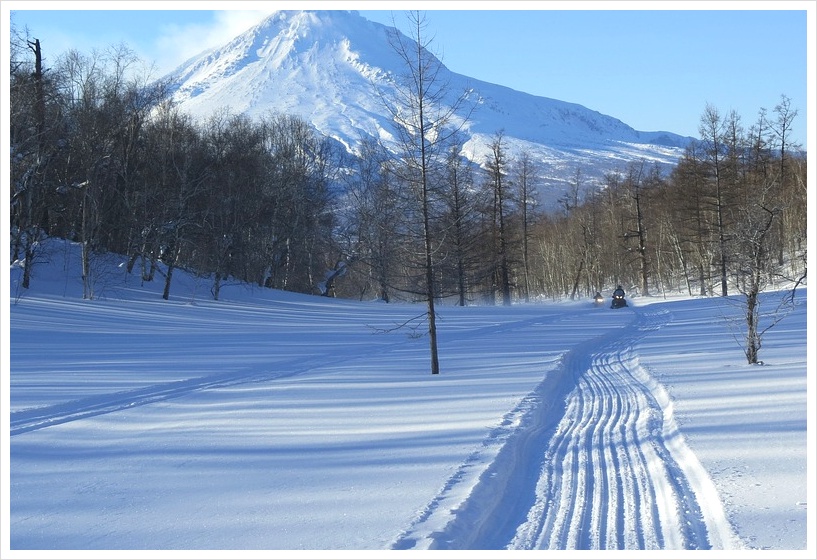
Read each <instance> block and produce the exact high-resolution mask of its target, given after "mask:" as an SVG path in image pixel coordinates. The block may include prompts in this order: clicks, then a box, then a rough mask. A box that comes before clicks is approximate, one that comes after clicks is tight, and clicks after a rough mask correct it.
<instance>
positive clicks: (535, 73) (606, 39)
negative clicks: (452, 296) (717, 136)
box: [2, 0, 817, 146]
mask: <svg viewBox="0 0 817 560" xmlns="http://www.w3.org/2000/svg"><path fill="white" fill-rule="evenodd" d="M66 5H67V4H66V3H63V2H36V1H35V2H32V1H30V0H27V1H25V2H23V1H16V0H8V1H4V2H3V5H2V8H3V16H4V20H7V19H8V13H9V11H10V12H11V13H12V14H13V21H14V24H15V26H16V27H18V28H23V27H26V26H27V27H28V29H29V31H30V33H31V34H32V36H34V37H37V38H39V39H40V40H41V42H42V44H43V49H44V51H45V55H46V57H47V59H48V58H50V59H51V60H53V59H54V58H55V55H56V54H57V53H59V52H62V51H64V50H66V49H68V48H76V49H78V50H80V51H82V52H90V51H91V49H93V48H98V49H103V48H105V47H107V46H110V45H114V44H118V43H120V42H124V43H126V44H127V45H128V46H129V47H131V48H132V49H133V50H135V51H136V52H137V53H138V54H139V55H140V56H141V57H142V58H143V59H144V60H146V61H152V62H155V63H156V65H157V68H158V70H159V73H163V72H165V71H169V70H171V69H173V68H175V67H176V66H177V65H178V64H180V63H181V62H183V61H184V60H186V59H187V58H189V57H190V56H193V55H195V54H198V53H199V52H201V51H202V50H204V49H206V48H210V47H214V46H218V45H220V44H223V43H224V42H226V41H228V40H229V39H231V38H232V37H234V36H236V35H237V34H239V33H241V32H242V31H244V30H246V29H247V28H249V27H251V26H252V25H254V24H255V23H257V22H258V21H260V20H261V19H262V18H263V17H264V15H265V14H267V13H269V11H270V6H274V7H276V8H278V7H283V8H288V9H291V8H313V9H339V8H349V9H359V10H360V12H361V14H362V15H363V16H364V17H367V18H368V19H371V20H374V21H378V22H381V23H387V24H390V23H391V22H392V17H393V18H394V22H395V23H397V25H398V27H401V28H403V27H405V24H406V17H405V13H404V10H405V9H423V10H425V13H426V18H427V21H428V28H427V31H428V33H429V34H430V35H431V36H433V37H434V40H433V47H434V49H435V50H436V52H437V53H438V54H440V55H441V58H442V59H443V62H444V63H445V64H446V65H447V66H448V67H449V68H450V69H451V70H453V71H455V72H458V73H461V74H465V75H467V76H470V77H473V78H477V79H480V80H484V81H488V82H493V83H497V84H502V85H505V86H508V87H511V88H513V89H517V90H521V91H525V92H527V93H532V94H535V95H542V96H546V97H552V98H556V99H560V100H563V101H569V102H573V103H579V104H581V105H584V106H586V107H588V108H590V109H593V110H596V111H599V112H601V113H604V114H607V115H610V116H613V117H616V118H618V119H620V120H622V121H624V122H625V123H627V124H628V125H630V126H632V127H634V128H636V129H638V130H648V131H651V130H668V131H671V132H675V133H678V134H685V135H690V136H697V129H698V124H699V121H700V116H701V114H702V113H703V111H704V108H705V107H706V104H707V103H710V104H712V105H714V106H715V107H717V108H718V109H719V110H720V111H721V112H722V113H727V112H729V111H731V110H735V111H737V113H738V114H739V115H740V116H741V118H742V122H743V124H744V125H745V126H747V127H748V126H749V125H751V124H753V123H754V122H755V121H756V120H757V116H758V111H759V110H760V109H761V108H762V107H763V108H766V109H767V110H768V112H769V113H771V112H772V109H773V108H774V106H775V105H776V104H777V103H779V101H780V99H781V95H786V96H787V97H789V98H790V99H791V102H792V106H793V107H794V108H795V109H797V110H798V112H799V117H798V119H797V120H796V122H795V124H794V131H793V132H794V135H795V138H796V139H797V141H798V142H800V143H801V144H803V145H804V146H805V144H806V137H807V136H806V133H807V131H806V123H807V118H806V116H807V114H809V112H810V114H812V115H813V114H814V113H813V108H810V107H809V106H808V103H809V102H807V100H808V99H810V98H813V97H814V96H815V92H814V91H812V92H811V93H812V95H811V96H810V97H809V96H808V94H807V84H808V83H809V81H808V80H811V85H812V88H813V85H814V76H813V74H812V75H811V76H808V77H807V74H808V69H813V68H814V65H815V61H814V60H813V59H812V60H811V61H809V60H808V56H807V53H808V52H809V43H808V41H811V43H810V45H811V52H812V53H813V52H815V50H817V49H815V45H814V36H813V35H814V33H813V32H814V20H815V2H814V1H802V0H801V1H789V2H786V1H782V2H780V1H778V2H693V1H684V2H666V1H665V2H648V1H640V2H631V3H627V2H616V3H611V2H588V3H584V2H580V1H578V2H576V1H574V2H562V3H557V2H536V1H523V2H503V3H499V2H479V1H472V2H468V3H465V2H377V1H368V2H360V1H357V2H351V1H350V2H346V1H333V2H275V3H273V2H231V3H227V2H195V3H193V2H156V1H142V2H116V3H115V5H116V6H117V7H123V8H129V9H128V10H122V9H119V10H107V11H101V10H100V8H110V7H111V6H112V5H114V3H113V2H74V3H71V4H70V6H71V7H72V9H71V10H64V7H65V6H66ZM500 5H501V6H502V9H501V10H497V9H496V8H497V6H500ZM194 6H195V7H196V8H201V7H211V8H215V11H201V10H192V9H190V8H192V7H194ZM234 6H235V9H233V7H234ZM466 6H467V8H468V9H464V8H465V7H466ZM609 6H615V8H616V9H614V10H609V9H606V8H608V7H609ZM168 7H170V8H174V9H167V8H168ZM32 8H37V9H36V10H34V9H32ZM78 8H80V9H78ZM228 8H229V9H228ZM362 8H382V9H379V10H362ZM577 8H580V9H577ZM601 8H605V9H601ZM622 8H623V9H622ZM713 8H716V9H713ZM750 8H751V9H750ZM4 25H7V23H5V22H4ZM808 25H811V29H808ZM812 72H813V70H812ZM810 120H811V121H813V119H810Z"/></svg>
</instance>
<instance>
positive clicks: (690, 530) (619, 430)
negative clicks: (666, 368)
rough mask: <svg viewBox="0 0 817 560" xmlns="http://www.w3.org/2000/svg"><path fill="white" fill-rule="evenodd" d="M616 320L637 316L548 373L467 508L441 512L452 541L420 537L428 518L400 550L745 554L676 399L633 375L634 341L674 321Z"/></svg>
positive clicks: (441, 535) (653, 316)
mask: <svg viewBox="0 0 817 560" xmlns="http://www.w3.org/2000/svg"><path fill="white" fill-rule="evenodd" d="M620 312H621V313H631V314H633V319H634V320H633V323H632V324H631V325H630V326H628V327H626V328H624V329H616V330H615V331H614V332H611V333H608V334H605V335H603V336H601V337H598V338H596V339H594V340H592V341H590V342H587V343H584V344H582V345H580V346H578V347H576V348H574V349H573V350H571V351H570V352H568V353H567V354H566V355H565V357H564V359H563V361H562V366H561V367H560V368H559V369H558V370H557V371H556V372H549V373H548V377H549V378H551V381H550V382H549V383H548V382H544V383H543V384H542V385H540V387H539V388H537V390H536V391H535V392H534V393H535V394H533V395H530V396H529V397H528V398H527V399H526V400H525V403H527V407H525V406H523V407H522V408H525V409H526V410H525V412H524V414H519V415H518V416H519V418H520V423H519V426H518V427H517V429H516V430H515V433H514V434H512V435H509V436H507V437H505V438H504V441H503V442H502V446H503V448H502V450H501V451H500V452H499V453H498V454H497V458H496V460H495V461H494V463H493V464H492V465H491V466H490V467H489V468H488V469H487V470H486V471H485V472H484V473H483V474H482V476H481V477H480V479H479V483H478V484H476V486H475V487H474V489H473V491H472V492H471V493H470V495H469V496H468V497H467V499H466V500H464V502H463V503H461V504H458V505H457V506H456V507H454V508H452V509H451V510H450V511H448V512H444V513H441V512H437V515H438V517H439V516H440V515H445V514H447V515H449V516H450V520H449V521H447V523H446V524H445V529H444V530H442V531H440V530H436V531H435V532H432V533H431V534H426V535H423V534H422V533H423V531H424V527H423V525H424V524H426V523H427V521H426V520H427V519H429V518H431V515H430V513H431V512H425V514H424V515H423V516H422V518H421V519H420V520H418V523H416V524H415V526H414V527H412V528H411V529H410V530H409V531H407V532H406V533H404V535H403V536H402V537H401V538H400V539H398V541H397V542H396V544H395V548H409V547H412V546H413V547H416V548H433V549H441V548H445V549H501V548H507V549H558V550H595V549H599V550H602V549H604V550H607V549H628V550H648V549H675V550H677V549H724V548H725V549H733V548H741V546H740V544H739V541H738V539H737V537H736V536H735V534H734V532H733V531H732V528H731V526H730V525H729V523H728V521H727V520H726V517H725V514H724V512H723V507H722V504H721V502H720V499H719V497H718V495H717V491H716V490H715V488H714V485H713V484H712V482H711V479H710V478H709V475H708V473H706V471H705V470H704V469H703V467H702V466H701V464H700V462H699V461H698V460H697V458H696V457H695V455H694V453H693V452H692V451H691V450H690V449H689V448H688V447H687V446H686V443H685V441H684V438H683V437H682V435H681V434H680V433H679V431H678V429H677V426H676V424H675V421H674V419H673V416H672V403H671V399H670V398H669V396H668V394H667V393H666V391H665V390H664V389H663V387H661V386H660V385H659V384H657V383H656V382H655V381H654V380H653V379H652V378H651V377H650V375H649V374H648V373H647V372H646V370H644V369H643V368H642V367H641V366H640V365H639V364H638V360H637V355H636V353H635V345H636V343H637V341H638V340H639V339H640V338H642V337H643V336H644V335H645V334H646V333H647V332H649V331H650V330H653V329H658V328H661V326H662V325H663V324H665V322H666V321H667V320H668V319H669V313H668V312H666V311H663V310H662V309H661V308H660V306H658V305H656V306H651V307H648V308H644V309H641V310H637V309H632V308H631V309H628V310H624V311H620ZM554 375H555V376H556V377H557V378H558V379H560V381H559V382H554V380H553V376H554ZM565 395H566V397H565ZM560 396H561V397H560ZM558 398H563V399H564V402H563V406H564V416H563V417H562V418H561V420H560V421H559V423H558V425H556V426H555V427H554V426H552V425H551V426H547V425H543V424H542V423H541V422H540V420H541V419H544V418H547V417H549V415H548V414H545V413H543V412H541V411H540V412H537V408H539V409H541V408H551V407H552V406H554V405H555V404H557V403H555V400H556V399H558ZM551 417H552V415H551ZM495 443H496V442H495ZM486 445H487V442H486ZM530 465H534V466H535V465H538V468H539V471H538V473H536V474H535V475H531V473H530V470H531V469H530ZM466 470H467V465H465V466H463V468H462V469H461V471H462V472H461V473H459V474H458V476H459V477H461V476H462V474H463V473H464V472H466ZM455 478H456V477H455ZM455 483H456V480H452V482H451V483H450V484H449V485H448V487H447V488H446V490H445V491H444V492H443V494H441V496H438V498H437V499H436V501H435V503H433V504H432V505H431V506H430V508H429V509H430V510H431V509H433V508H434V507H437V505H438V504H439V503H442V502H444V498H445V495H444V494H445V493H450V486H452V485H453V484H455ZM511 494H513V495H511ZM520 494H530V495H520ZM512 503H513V504H517V505H518V504H519V503H528V504H532V505H531V506H530V508H529V509H528V514H527V518H526V519H519V520H513V519H509V518H508V512H510V511H514V509H513V508H509V507H508V505H509V504H512ZM438 523H439V520H438Z"/></svg>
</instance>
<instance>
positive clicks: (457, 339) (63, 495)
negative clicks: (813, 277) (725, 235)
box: [0, 245, 815, 559]
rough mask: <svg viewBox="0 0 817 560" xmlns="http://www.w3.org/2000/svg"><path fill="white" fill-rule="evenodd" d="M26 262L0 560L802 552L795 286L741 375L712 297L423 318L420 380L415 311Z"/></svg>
mask: <svg viewBox="0 0 817 560" xmlns="http://www.w3.org/2000/svg"><path fill="white" fill-rule="evenodd" d="M49 254H50V256H51V265H50V267H51V268H50V270H49V272H48V273H47V274H46V273H45V271H46V268H48V267H45V266H44V265H42V266H41V267H40V268H39V270H41V272H42V274H43V275H42V276H41V277H39V278H37V279H35V284H34V286H35V288H33V289H32V290H30V291H28V292H25V293H23V292H20V291H18V290H17V289H16V286H17V284H16V282H17V280H18V279H19V278H18V277H19V270H17V269H15V270H12V274H11V280H12V284H11V293H10V297H11V303H10V312H11V313H10V318H9V319H8V320H9V326H10V328H11V337H10V340H11V346H10V353H11V354H10V364H11V369H10V380H9V388H10V410H9V411H4V412H5V413H6V414H9V416H8V418H9V420H10V435H11V437H10V438H5V439H4V442H5V443H7V444H8V445H9V452H10V470H6V473H9V476H8V480H7V481H6V480H4V485H5V484H7V483H8V484H9V486H8V489H7V488H6V487H5V486H4V488H3V492H2V496H3V499H4V500H8V501H9V505H10V509H9V510H8V511H10V518H8V519H5V518H4V519H3V522H4V523H8V525H7V526H4V527H2V531H0V534H2V535H5V537H4V538H5V539H6V540H5V541H3V543H4V550H2V551H0V552H2V557H3V558H14V557H31V552H30V550H32V549H34V550H37V551H38V552H36V557H37V558H50V557H52V554H53V555H55V557H58V556H59V551H62V550H68V549H77V550H80V551H82V550H91V551H108V552H104V554H105V556H104V557H105V558H113V557H117V552H116V551H118V550H131V549H133V550H143V551H144V550H175V551H180V550H214V551H215V552H213V553H209V554H208V555H207V556H206V557H208V558H220V557H224V558H232V559H234V558H243V557H256V558H257V557H267V556H263V553H262V556H259V555H258V553H253V552H252V551H257V550H260V551H264V550H307V551H312V552H311V553H310V554H309V555H308V556H301V557H309V558H316V557H335V556H336V555H335V554H333V553H331V552H329V551H333V550H346V551H349V550H361V551H370V552H371V551H377V552H376V556H365V555H364V556H357V557H372V558H375V557H376V558H384V557H391V556H390V554H389V553H388V551H389V550H393V551H394V557H401V558H405V557H406V556H401V555H399V554H398V552H399V550H405V549H410V551H411V552H410V554H414V556H411V557H416V556H418V555H419V552H417V550H418V549H430V548H454V549H477V550H480V549H481V550H493V551H497V550H500V549H510V550H515V549H535V548H555V549H564V550H569V549H579V548H593V549H596V548H606V549H614V548H628V549H662V548H663V549H675V550H676V552H674V553H672V555H671V556H660V557H666V558H670V557H671V558H677V557H679V556H678V552H677V550H679V549H695V548H710V547H711V548H713V549H723V550H727V551H728V550H730V549H733V550H731V552H728V553H727V555H726V556H723V557H724V558H735V557H737V554H738V553H737V552H735V550H734V549H736V548H737V549H744V550H748V549H771V550H774V551H777V552H778V553H779V552H780V551H785V552H783V554H785V557H786V558H813V557H814V552H815V548H814V547H815V541H814V535H813V532H811V531H813V528H814V527H813V523H810V524H807V505H806V504H807V503H808V501H812V502H813V499H814V494H813V493H814V487H813V485H810V483H808V482H807V481H813V480H814V479H813V464H812V463H811V462H810V461H811V460H813V457H811V458H810V459H807V446H810V445H813V440H814V433H813V432H812V433H811V434H810V437H809V436H808V435H807V434H808V432H807V415H808V414H809V413H810V412H809V411H808V410H807V407H808V404H807V394H808V391H813V389H814V387H813V379H811V380H807V377H806V340H807V336H806V304H805V302H806V290H805V289H801V290H799V292H798V295H797V300H796V301H797V302H798V305H797V306H796V308H795V310H794V312H793V313H791V314H790V315H789V316H788V317H787V318H786V319H785V320H784V321H783V322H781V323H779V324H778V325H777V326H776V327H775V328H774V329H773V330H772V331H770V332H769V335H768V338H767V339H766V344H765V345H764V348H763V350H762V352H763V355H762V357H763V359H764V360H765V362H766V365H763V366H747V365H745V363H744V359H743V355H742V352H741V350H740V348H739V347H738V346H737V345H736V344H735V342H734V340H733V339H732V334H731V332H730V330H729V327H728V325H727V324H726V323H725V318H726V317H738V316H739V314H740V311H739V309H738V308H736V307H734V306H732V305H730V304H729V303H728V301H727V300H724V299H722V298H709V299H685V298H677V299H668V300H663V299H658V298H655V299H651V298H637V299H635V300H633V301H631V306H630V307H629V308H625V309H621V310H612V309H609V308H608V307H604V308H596V307H594V306H593V305H592V304H591V303H590V302H574V303H558V302H549V303H545V302H543V303H537V304H530V305H514V306H512V307H493V306H492V307H479V306H474V307H467V308H453V307H445V306H443V307H441V308H440V309H439V310H438V311H439V313H440V321H439V322H438V327H439V330H440V332H439V342H440V356H441V366H442V373H441V375H439V376H431V375H430V374H429V373H428V363H427V357H428V351H427V340H426V339H424V338H415V337H413V336H411V335H410V331H406V330H391V329H392V327H394V326H395V325H396V324H399V323H402V322H404V321H406V320H407V319H409V318H411V317H414V316H416V315H418V314H419V313H420V312H421V311H422V310H421V309H420V307H421V306H414V305H386V304H382V303H368V302H353V301H344V300H333V299H327V298H321V297H315V296H305V295H299V294H292V293H284V292H278V291H273V290H262V289H258V288H254V289H253V288H249V287H245V286H240V285H231V286H227V287H225V288H224V289H223V291H222V300H221V301H218V302H215V301H211V300H209V299H208V294H207V286H206V284H205V283H204V281H203V280H202V279H200V278H193V277H187V276H185V275H184V274H183V273H181V272H180V273H179V274H178V277H177V278H176V280H175V282H177V284H176V286H177V288H178V290H174V293H179V294H182V293H183V294H184V295H181V296H176V297H174V298H172V299H171V300H170V301H163V300H162V299H161V298H160V293H161V282H158V281H157V282H156V283H152V284H146V285H141V284H140V282H139V280H138V277H136V276H128V275H126V274H125V273H124V272H123V271H122V269H121V268H119V269H118V270H119V272H118V273H114V272H112V274H111V275H109V276H108V277H107V284H106V286H105V290H104V291H103V290H100V291H101V292H102V293H104V294H105V298H104V299H100V300H94V301H83V300H82V299H81V292H82V290H81V283H80V280H79V260H78V252H77V247H76V246H67V247H62V246H59V245H55V246H52V247H51V250H50V253H49ZM111 264H112V265H114V266H115V265H116V264H118V263H117V262H116V261H111ZM776 298H777V296H776V295H775V294H772V293H770V294H766V295H764V299H763V302H764V303H763V305H771V304H772V303H773V302H774V301H775V300H776ZM807 385H808V387H807ZM4 393H5V394H9V392H8V390H7V389H4ZM811 404H812V405H813V402H812V403H811ZM811 412H813V410H812V411H811ZM812 449H813V448H812ZM808 473H812V474H811V475H809V474H808ZM7 543H10V548H11V551H8V550H6V549H5V546H6V545H7ZM395 549H398V550H395ZM26 551H28V552H26ZM15 554H17V556H15ZM26 554H28V556H25V555H26ZM86 554H87V555H85V556H82V557H100V556H91V555H90V554H92V553H86ZM253 554H255V556H253ZM475 554H478V553H475ZM631 554H632V553H631ZM653 554H654V553H653ZM741 554H743V553H741ZM151 555H155V553H151ZM130 557H140V556H138V553H137V555H136V556H133V555H131V556H130ZM157 557H158V556H157ZM161 557H175V556H174V555H173V554H172V553H169V554H168V553H166V554H163V555H161ZM185 557H188V556H185ZM468 557H469V558H471V557H477V556H473V555H471V556H468ZM487 557H491V558H494V557H497V553H494V554H493V555H491V556H487ZM594 557H600V556H599V555H598V554H597V555H595V556H594ZM616 557H621V556H616ZM649 557H656V556H649Z"/></svg>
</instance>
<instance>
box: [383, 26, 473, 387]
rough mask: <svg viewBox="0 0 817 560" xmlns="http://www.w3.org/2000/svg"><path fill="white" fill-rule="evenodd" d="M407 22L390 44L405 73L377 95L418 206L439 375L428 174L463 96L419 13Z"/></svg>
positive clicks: (429, 318)
mask: <svg viewBox="0 0 817 560" xmlns="http://www.w3.org/2000/svg"><path fill="white" fill-rule="evenodd" d="M408 19H409V23H410V25H411V28H412V34H413V36H412V37H411V38H410V39H409V38H407V37H406V36H404V35H402V34H401V33H399V32H397V31H396V26H395V28H394V29H395V30H394V32H393V33H392V35H391V36H390V42H391V46H392V48H393V49H394V52H395V53H396V54H397V55H398V56H399V57H400V59H401V60H402V62H403V65H404V70H405V72H404V73H403V75H402V76H400V77H399V78H398V82H397V83H395V84H394V85H395V87H394V90H393V97H389V96H388V95H387V94H385V93H383V92H381V99H382V100H383V102H384V106H385V107H386V108H387V110H388V111H389V113H390V115H391V118H392V122H393V124H394V126H395V130H396V132H397V137H398V139H399V143H400V151H401V153H400V159H401V163H402V166H401V168H402V169H401V172H402V174H403V177H402V178H403V180H404V181H405V182H406V184H408V185H410V187H411V189H412V192H413V193H414V195H415V200H416V203H417V204H418V206H419V216H420V220H421V224H420V236H421V238H422V252H423V268H424V278H425V281H424V291H425V299H426V303H427V312H426V314H425V315H426V320H427V323H428V335H429V344H430V354H431V373H432V374H438V373H440V365H439V358H438V351H437V326H436V325H437V323H436V321H437V316H436V311H435V301H434V300H435V298H436V296H437V290H436V286H435V277H436V275H435V262H434V255H435V246H434V245H435V240H434V239H433V232H432V218H433V215H432V213H433V210H434V203H435V199H434V185H432V172H433V170H434V168H435V167H436V162H437V161H439V159H440V158H441V157H444V154H445V150H444V148H445V146H446V144H447V142H448V140H449V139H450V138H451V136H452V135H453V134H455V133H456V131H457V130H458V129H459V128H461V126H462V124H463V123H462V121H460V122H459V123H455V122H454V121H455V119H454V117H455V115H456V112H457V110H458V109H459V108H460V107H461V106H463V104H464V102H465V100H466V96H465V94H463V95H461V96H460V97H458V98H455V99H453V100H451V99H448V90H449V87H448V81H447V79H446V72H447V71H446V70H445V68H444V67H443V65H442V63H441V62H440V60H439V59H438V58H437V57H436V56H434V55H433V54H432V53H431V51H430V47H431V40H428V39H427V38H426V27H427V21H426V19H425V16H424V15H423V14H421V13H420V12H409V13H408Z"/></svg>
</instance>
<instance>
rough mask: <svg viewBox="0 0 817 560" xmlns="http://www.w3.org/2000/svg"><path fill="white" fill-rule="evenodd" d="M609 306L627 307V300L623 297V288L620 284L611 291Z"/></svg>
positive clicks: (614, 307)
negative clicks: (611, 298) (611, 301)
mask: <svg viewBox="0 0 817 560" xmlns="http://www.w3.org/2000/svg"><path fill="white" fill-rule="evenodd" d="M610 307H611V308H613V309H618V308H619V307H627V300H626V299H624V288H622V287H621V286H620V285H619V286H618V287H617V288H616V289H615V291H614V292H613V303H612V304H611V305H610Z"/></svg>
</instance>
